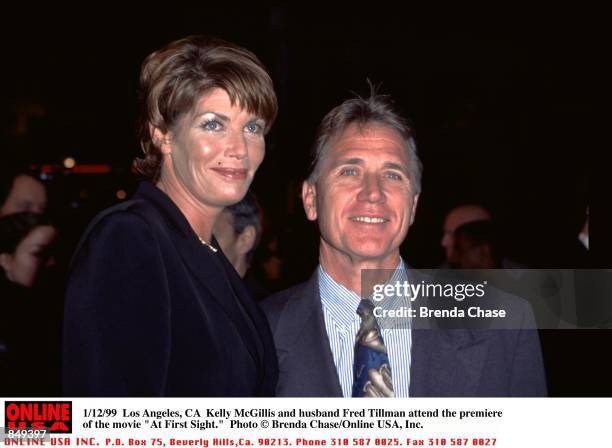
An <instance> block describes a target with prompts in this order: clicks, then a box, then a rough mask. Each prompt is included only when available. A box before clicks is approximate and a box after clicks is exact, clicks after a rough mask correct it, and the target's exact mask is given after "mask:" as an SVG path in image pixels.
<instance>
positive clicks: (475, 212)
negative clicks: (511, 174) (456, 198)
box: [440, 205, 491, 264]
mask: <svg viewBox="0 0 612 448" xmlns="http://www.w3.org/2000/svg"><path fill="white" fill-rule="evenodd" d="M485 219H491V216H490V215H489V213H488V212H487V211H486V210H485V209H484V208H482V207H479V206H477V205H461V206H459V207H456V208H454V209H452V210H451V211H450V212H449V213H448V215H446V219H445V220H444V227H443V228H442V240H441V241H440V245H441V246H442V247H443V248H444V251H445V252H446V262H447V263H449V264H455V263H456V262H457V256H456V254H455V230H457V228H458V227H460V226H462V225H463V224H467V223H468V222H474V221H479V220H485Z"/></svg>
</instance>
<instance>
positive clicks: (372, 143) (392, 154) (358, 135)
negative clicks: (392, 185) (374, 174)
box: [327, 125, 408, 165]
mask: <svg viewBox="0 0 612 448" xmlns="http://www.w3.org/2000/svg"><path fill="white" fill-rule="evenodd" d="M327 158H328V159H330V161H331V162H332V164H334V165H335V164H337V163H338V162H339V161H340V160H353V159H362V160H365V159H376V160H379V161H388V162H396V163H402V164H406V165H407V164H408V156H407V151H406V148H405V144H404V141H403V139H402V137H401V135H400V134H399V133H398V132H397V131H396V130H394V129H391V128H389V127H385V126H381V125H366V126H365V127H360V126H357V125H351V126H349V127H348V128H347V129H346V130H345V131H344V132H342V133H341V134H340V135H339V136H338V137H336V138H335V139H334V140H332V142H331V145H330V150H329V153H328V156H327Z"/></svg>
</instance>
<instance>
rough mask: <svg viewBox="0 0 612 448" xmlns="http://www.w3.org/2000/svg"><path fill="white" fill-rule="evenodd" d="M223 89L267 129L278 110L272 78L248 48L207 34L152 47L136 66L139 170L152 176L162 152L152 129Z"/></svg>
mask: <svg viewBox="0 0 612 448" xmlns="http://www.w3.org/2000/svg"><path fill="white" fill-rule="evenodd" d="M215 88H220V89H223V90H225V91H226V92H227V94H228V96H229V98H230V100H231V102H232V104H235V103H236V102H239V103H240V106H241V107H243V108H245V109H246V110H247V111H248V112H249V113H252V114H255V115H257V116H258V117H261V118H263V119H264V120H265V123H266V129H265V131H266V132H267V131H268V130H269V129H270V127H271V126H272V123H273V122H274V119H275V118H276V113H277V110H278V104H277V101H276V94H275V93H274V87H273V85H272V79H271V78H270V75H269V74H268V72H267V70H266V68H265V67H264V66H263V65H262V63H261V62H260V61H259V59H257V56H255V55H254V54H253V53H251V52H250V51H249V50H246V49H244V48H241V47H239V46H237V45H234V44H232V43H230V42H226V41H224V40H221V39H217V38H211V37H206V36H189V37H186V38H184V39H180V40H177V41H174V42H172V43H170V44H168V45H166V46H165V47H163V48H161V49H160V50H157V51H155V52H153V53H151V54H150V55H149V56H148V57H147V58H146V59H145V61H144V62H143V64H142V69H141V72H140V92H139V93H140V104H141V111H140V120H139V136H140V144H141V147H142V150H143V152H144V157H142V158H137V159H136V160H134V166H135V167H136V169H137V171H138V172H139V173H141V174H142V175H143V176H145V177H146V178H147V179H149V180H151V181H153V182H156V181H157V179H158V178H159V174H160V170H161V162H162V154H161V151H160V149H159V147H158V146H157V144H156V142H155V141H154V140H153V136H152V135H151V129H152V128H158V129H159V130H160V131H161V132H162V133H166V132H168V131H169V130H172V129H174V127H175V126H176V125H177V123H178V121H179V120H180V119H181V118H182V117H183V116H184V115H185V114H187V113H189V112H191V111H192V110H193V109H194V107H195V106H196V104H197V102H198V100H199V99H200V97H201V96H202V95H203V94H204V93H206V92H207V91H209V90H212V89H215Z"/></svg>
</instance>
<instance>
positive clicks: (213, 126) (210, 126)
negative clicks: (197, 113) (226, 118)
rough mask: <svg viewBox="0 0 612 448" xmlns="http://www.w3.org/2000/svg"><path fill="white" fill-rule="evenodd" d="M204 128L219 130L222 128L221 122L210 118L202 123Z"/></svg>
mask: <svg viewBox="0 0 612 448" xmlns="http://www.w3.org/2000/svg"><path fill="white" fill-rule="evenodd" d="M202 128H203V129H206V130H207V131H218V130H220V129H221V123H219V122H218V121H217V120H210V121H207V122H205V123H204V124H203V125H202Z"/></svg>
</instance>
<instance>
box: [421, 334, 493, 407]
mask: <svg viewBox="0 0 612 448" xmlns="http://www.w3.org/2000/svg"><path fill="white" fill-rule="evenodd" d="M488 349H489V347H488V340H487V339H484V338H477V337H475V336H474V335H473V333H472V332H471V331H469V330H441V329H431V330H413V331H412V361H411V367H410V396H411V397H444V396H458V395H463V396H475V395H477V392H478V385H479V383H480V378H481V375H482V373H483V364H484V361H485V359H486V355H487V351H488Z"/></svg>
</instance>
